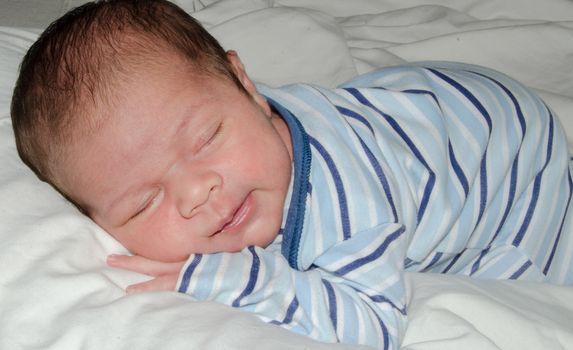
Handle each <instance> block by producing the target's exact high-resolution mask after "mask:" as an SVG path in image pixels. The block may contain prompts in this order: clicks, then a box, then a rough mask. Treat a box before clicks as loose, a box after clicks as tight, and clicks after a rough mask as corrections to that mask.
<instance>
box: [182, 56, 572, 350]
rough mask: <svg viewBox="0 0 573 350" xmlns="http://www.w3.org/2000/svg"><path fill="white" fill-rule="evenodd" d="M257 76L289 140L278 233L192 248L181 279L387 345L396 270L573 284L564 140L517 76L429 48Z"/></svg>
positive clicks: (264, 312)
mask: <svg viewBox="0 0 573 350" xmlns="http://www.w3.org/2000/svg"><path fill="white" fill-rule="evenodd" d="M258 88H259V92H261V93H262V94H263V95H265V96H266V97H267V99H268V101H269V103H270V104H271V106H272V107H273V108H274V110H275V111H276V112H278V113H279V114H280V115H281V116H282V117H283V119H284V120H285V121H286V122H287V125H288V127H289V129H290V133H291V138H292V144H293V154H294V155H293V158H294V160H293V176H292V179H291V185H290V189H289V193H288V196H287V200H286V202H285V210H284V217H283V226H282V229H281V232H280V233H279V235H278V236H277V239H276V240H275V241H274V242H273V243H272V244H271V245H270V246H269V247H266V248H260V247H248V248H245V249H244V250H243V251H241V252H237V253H217V254H205V255H201V254H196V255H193V256H191V257H190V258H189V260H188V261H187V263H186V265H185V267H184V269H183V270H182V273H181V275H180V278H179V282H178V290H179V291H180V292H184V293H188V294H190V295H192V296H193V297H194V298H195V299H198V300H213V301H217V302H221V303H224V304H228V305H231V306H233V307H237V308H239V309H242V310H247V311H250V312H253V313H255V314H257V315H258V316H259V317H261V318H262V319H263V320H265V321H267V322H270V323H273V324H277V325H281V326H283V327H286V328H288V329H290V330H292V331H295V332H298V333H301V334H305V335H309V336H311V337H313V338H315V339H318V340H323V341H331V342H336V341H340V342H346V343H358V344H368V345H371V346H374V347H377V348H382V349H396V348H398V347H399V343H400V339H401V336H402V335H403V333H404V330H405V326H406V318H407V302H406V293H405V284H404V275H403V274H404V271H423V272H426V271H427V272H438V273H452V274H463V275H469V276H475V277H478V278H494V279H526V280H533V281H545V282H550V283H557V284H573V260H572V259H573V239H572V237H571V234H570V231H571V227H572V224H571V216H570V215H567V213H568V208H569V205H570V201H571V194H572V190H573V181H572V179H571V174H570V165H569V164H570V159H569V155H568V151H567V143H566V139H565V136H564V133H563V131H562V129H561V127H560V124H559V122H558V120H557V117H556V116H555V115H553V114H552V112H551V111H550V110H549V109H548V108H547V106H546V105H545V104H544V103H543V102H542V101H541V100H540V99H539V98H538V97H537V96H536V95H534V94H533V93H532V92H531V91H530V90H528V89H526V88H525V87H523V86H522V85H520V84H518V83H517V82H515V81H514V80H512V79H510V78H508V77H506V76H504V75H502V74H500V73H497V72H494V71H491V70H488V69H485V68H482V67H477V66H471V65H465V64H455V63H438V62H428V63H420V64H416V65H409V66H396V67H390V68H385V69H382V70H379V71H376V72H373V73H369V74H366V75H363V76H360V77H358V78H356V79H354V80H352V81H350V82H348V83H346V84H344V85H343V86H341V87H340V88H337V89H323V88H319V87H315V86H309V85H304V84H296V85H289V86H286V87H282V88H279V89H272V88H269V87H266V86H263V85H259V86H258ZM269 171H272V169H269Z"/></svg>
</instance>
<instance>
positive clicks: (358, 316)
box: [178, 224, 406, 349]
mask: <svg viewBox="0 0 573 350" xmlns="http://www.w3.org/2000/svg"><path fill="white" fill-rule="evenodd" d="M402 232H403V228H402V227H401V226H400V225H394V224H391V225H384V226H381V227H377V228H376V229H373V230H370V231H369V232H363V233H360V234H358V235H356V236H354V237H352V238H351V239H348V240H346V241H343V242H340V243H338V244H336V245H335V246H333V247H332V248H331V249H329V250H328V251H326V252H323V253H322V254H321V255H320V256H318V257H317V258H316V260H315V262H316V263H315V266H312V267H311V268H310V269H308V270H306V271H298V270H295V269H292V268H291V267H290V266H289V265H288V263H287V261H286V259H285V258H284V257H283V256H282V255H281V254H280V253H279V252H276V251H275V252H272V251H269V250H265V249H262V248H258V247H248V248H246V249H244V250H243V251H241V252H238V253H218V254H206V255H194V256H192V257H191V258H190V259H189V260H188V262H187V264H186V265H185V267H184V269H183V271H182V274H181V277H180V281H179V284H178V291H180V292H184V293H188V294H190V295H192V296H193V297H194V298H195V299H197V300H212V301H216V302H219V303H223V304H226V305H231V306H233V307H236V308H239V309H242V310H245V311H250V312H253V313H255V314H257V315H258V316H259V317H261V318H262V319H263V320H265V321H267V322H270V323H273V324H278V325H281V326H282V327H285V328H288V329H291V330H292V331H295V332H297V333H301V334H305V335H308V336H311V337H313V338H315V339H318V340H322V341H328V342H337V341H341V342H345V343H361V344H368V345H371V346H375V347H376V348H380V349H396V348H398V345H399V339H400V337H401V335H402V334H403V331H404V328H405V319H406V307H405V304H406V300H405V292H404V280H403V273H402V269H403V266H402V261H403V252H402V250H403V247H402V245H403V243H402V241H403V235H402ZM376 241H378V242H379V244H377V246H376V247H373V246H372V245H369V244H368V242H376ZM368 245H369V246H370V247H371V251H370V252H369V253H367V252H366V251H365V249H364V247H365V246H368ZM365 253H366V254H365Z"/></svg>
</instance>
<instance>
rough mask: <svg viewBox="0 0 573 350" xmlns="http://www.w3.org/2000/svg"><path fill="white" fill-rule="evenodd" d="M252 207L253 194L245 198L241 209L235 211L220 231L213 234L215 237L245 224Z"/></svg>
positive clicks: (240, 206)
mask: <svg viewBox="0 0 573 350" xmlns="http://www.w3.org/2000/svg"><path fill="white" fill-rule="evenodd" d="M251 207H252V196H251V193H249V194H248V195H247V196H246V197H245V199H244V200H243V202H242V203H241V205H239V207H237V209H235V211H234V212H233V214H232V215H230V217H229V219H228V220H226V222H225V223H224V224H223V225H222V226H221V227H220V228H219V230H217V231H216V232H215V233H213V236H214V235H216V234H218V233H222V232H227V231H231V230H232V229H234V228H236V227H238V226H239V225H240V224H241V223H243V221H245V218H246V217H247V215H248V214H249V212H250V209H251Z"/></svg>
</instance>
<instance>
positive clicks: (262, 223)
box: [64, 63, 291, 261]
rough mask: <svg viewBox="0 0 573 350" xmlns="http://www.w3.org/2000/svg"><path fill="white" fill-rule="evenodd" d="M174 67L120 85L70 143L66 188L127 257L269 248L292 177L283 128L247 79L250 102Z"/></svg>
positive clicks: (226, 86)
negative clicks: (94, 124)
mask: <svg viewBox="0 0 573 350" xmlns="http://www.w3.org/2000/svg"><path fill="white" fill-rule="evenodd" d="M176 67H177V64H175V63H174V64H173V65H171V66H167V67H165V68H161V69H154V71H152V72H140V73H138V74H137V78H135V80H134V81H131V82H129V83H126V84H125V85H124V86H122V88H121V89H120V90H121V91H120V93H122V94H120V95H117V96H116V97H117V98H116V100H117V103H115V106H114V107H112V108H111V109H110V110H107V111H106V112H105V113H106V115H105V116H104V117H103V124H102V125H101V128H99V129H98V131H97V132H96V133H94V134H93V135H91V136H89V137H87V138H85V139H83V140H81V141H79V142H77V143H76V144H74V145H73V147H72V149H71V153H70V154H71V158H70V159H71V160H70V161H66V163H65V167H64V168H65V171H66V173H65V175H64V180H65V181H64V187H65V189H66V190H67V191H69V193H71V194H72V195H73V197H74V198H77V199H79V201H80V202H83V203H85V204H86V207H87V208H86V209H87V211H88V214H89V215H90V217H91V218H92V219H93V220H94V221H95V222H97V223H98V224H99V225H100V226H102V227H103V228H104V229H105V230H107V231H108V232H109V233H110V234H111V235H113V236H114V237H115V238H116V239H117V240H118V241H120V242H121V243H122V244H123V245H124V246H125V247H126V248H128V249H129V250H130V251H131V252H132V253H134V254H138V255H142V256H145V257H148V258H151V259H155V260H161V261H180V260H184V259H185V258H187V257H188V256H189V254H192V253H212V252H220V251H225V252H232V251H238V250H240V249H242V248H244V247H246V246H249V245H257V246H266V245H268V244H269V243H270V242H272V240H273V239H274V238H275V237H276V235H277V232H278V230H279V228H280V225H281V222H282V213H283V205H284V200H285V196H286V193H287V189H288V185H289V181H290V176H291V144H290V136H289V133H288V129H287V127H286V125H285V123H284V121H283V120H282V119H281V118H280V117H278V116H276V115H274V114H273V113H271V111H270V109H269V108H268V105H267V104H266V102H265V101H264V99H263V98H261V96H259V95H257V94H256V91H255V90H254V86H253V85H252V83H251V82H250V81H249V80H248V78H247V77H246V75H241V76H239V78H240V79H241V81H243V83H244V85H245V84H246V85H247V86H246V87H247V89H248V90H249V92H250V93H251V94H253V96H256V98H255V99H253V98H252V97H251V96H248V95H246V94H245V93H244V92H241V91H239V89H238V88H237V87H236V85H234V84H233V83H232V82H230V81H227V80H225V79H222V78H213V77H200V78H198V77H196V76H195V77H193V76H191V75H190V74H189V73H183V71H182V70H181V69H177V68H176ZM239 68H240V69H241V72H242V66H240V67H239ZM242 73H243V74H244V72H242ZM245 79H246V80H245Z"/></svg>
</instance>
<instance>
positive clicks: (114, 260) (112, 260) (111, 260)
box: [106, 254, 118, 264]
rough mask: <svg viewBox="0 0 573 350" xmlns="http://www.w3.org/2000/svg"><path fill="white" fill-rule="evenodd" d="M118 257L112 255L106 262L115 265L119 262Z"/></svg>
mask: <svg viewBox="0 0 573 350" xmlns="http://www.w3.org/2000/svg"><path fill="white" fill-rule="evenodd" d="M117 257H118V255H117V254H110V255H108V256H107V260H106V261H107V263H108V264H113V263H115V262H117Z"/></svg>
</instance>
